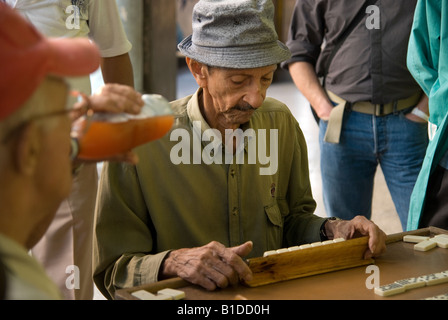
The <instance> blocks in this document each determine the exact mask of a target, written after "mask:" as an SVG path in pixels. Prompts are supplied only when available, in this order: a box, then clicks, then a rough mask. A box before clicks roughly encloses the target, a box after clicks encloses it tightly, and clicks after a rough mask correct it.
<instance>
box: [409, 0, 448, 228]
mask: <svg viewBox="0 0 448 320" xmlns="http://www.w3.org/2000/svg"><path fill="white" fill-rule="evenodd" d="M447 10H448V3H447V2H446V1H442V0H419V1H418V3H417V7H416V10H415V16H414V24H413V27H412V32H411V37H410V40H409V48H408V49H409V50H408V61H407V64H408V68H409V71H410V72H411V73H412V75H413V76H414V78H415V79H416V81H417V82H418V83H419V84H420V86H421V87H422V89H423V90H424V91H425V93H426V95H427V96H428V98H429V113H430V118H429V120H430V122H431V123H432V124H433V126H435V128H436V130H435V133H434V137H433V138H432V139H431V141H430V142H429V145H428V149H427V151H426V156H425V160H424V162H423V165H422V169H421V172H420V174H419V177H418V179H417V181H416V184H415V187H414V191H413V193H412V196H411V202H410V206H409V218H408V226H407V229H408V230H415V229H418V228H419V221H420V217H421V214H422V211H423V209H424V205H425V198H426V189H427V186H428V180H429V177H430V175H431V173H432V172H433V170H434V169H435V168H436V166H437V165H438V164H439V162H440V160H441V159H442V157H443V156H444V154H445V153H446V151H447V150H448V130H447V127H448V120H447V115H448V105H447V101H448V81H447V80H448V79H447V77H448V23H446V19H447V18H448V15H447V12H448V11H447Z"/></svg>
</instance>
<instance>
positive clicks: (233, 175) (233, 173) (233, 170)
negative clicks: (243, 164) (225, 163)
mask: <svg viewBox="0 0 448 320" xmlns="http://www.w3.org/2000/svg"><path fill="white" fill-rule="evenodd" d="M235 173H236V172H235V169H232V170H230V175H231V176H232V178H235Z"/></svg>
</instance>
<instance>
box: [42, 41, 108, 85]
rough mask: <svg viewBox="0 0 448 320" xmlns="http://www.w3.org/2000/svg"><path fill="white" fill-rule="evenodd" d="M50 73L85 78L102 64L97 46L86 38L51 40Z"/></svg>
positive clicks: (49, 50) (49, 47) (47, 42)
mask: <svg viewBox="0 0 448 320" xmlns="http://www.w3.org/2000/svg"><path fill="white" fill-rule="evenodd" d="M46 44H47V46H48V55H49V59H48V61H49V65H48V69H47V70H48V73H49V74H53V75H57V76H61V77H77V76H85V75H89V74H90V73H92V72H94V71H96V70H97V69H98V68H99V66H100V62H101V55H100V52H99V49H98V48H97V46H96V45H95V44H94V43H92V42H91V41H90V40H89V39H85V38H50V39H46Z"/></svg>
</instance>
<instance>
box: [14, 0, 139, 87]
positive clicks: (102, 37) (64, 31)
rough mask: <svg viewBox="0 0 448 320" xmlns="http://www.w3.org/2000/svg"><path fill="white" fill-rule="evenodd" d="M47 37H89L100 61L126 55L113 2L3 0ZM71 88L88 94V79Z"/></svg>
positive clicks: (126, 42)
mask: <svg viewBox="0 0 448 320" xmlns="http://www.w3.org/2000/svg"><path fill="white" fill-rule="evenodd" d="M6 3H8V4H9V5H10V6H12V7H13V8H15V9H16V10H18V11H19V12H20V13H21V14H22V15H23V16H24V17H25V18H27V19H28V20H29V21H30V22H31V23H32V24H33V25H34V26H35V27H36V28H37V29H38V30H39V31H40V32H41V33H42V34H44V35H45V36H47V37H65V38H74V37H89V38H90V39H91V40H92V41H93V42H95V43H96V44H97V45H98V47H99V49H100V52H101V56H102V57H103V58H110V57H115V56H119V55H122V54H125V53H128V52H129V51H130V50H131V48H132V45H131V43H130V42H129V40H128V39H127V36H126V33H125V31H124V28H123V25H122V22H121V19H120V16H119V14H118V7H117V3H116V2H115V0H101V1H98V0H96V1H95V0H6ZM70 84H71V86H72V88H74V89H77V90H81V91H82V92H84V93H86V94H90V93H91V89H90V80H89V78H88V77H84V78H82V79H77V81H76V82H73V81H70Z"/></svg>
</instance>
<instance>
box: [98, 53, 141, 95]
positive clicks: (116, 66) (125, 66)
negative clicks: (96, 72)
mask: <svg viewBox="0 0 448 320" xmlns="http://www.w3.org/2000/svg"><path fill="white" fill-rule="evenodd" d="M101 72H102V74H103V79H104V83H118V84H124V85H127V86H130V87H134V72H133V70H132V63H131V59H130V57H129V54H128V53H125V54H123V55H120V56H116V57H110V58H103V60H102V63H101Z"/></svg>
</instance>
